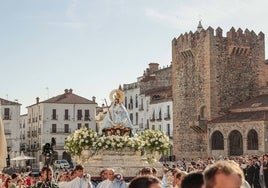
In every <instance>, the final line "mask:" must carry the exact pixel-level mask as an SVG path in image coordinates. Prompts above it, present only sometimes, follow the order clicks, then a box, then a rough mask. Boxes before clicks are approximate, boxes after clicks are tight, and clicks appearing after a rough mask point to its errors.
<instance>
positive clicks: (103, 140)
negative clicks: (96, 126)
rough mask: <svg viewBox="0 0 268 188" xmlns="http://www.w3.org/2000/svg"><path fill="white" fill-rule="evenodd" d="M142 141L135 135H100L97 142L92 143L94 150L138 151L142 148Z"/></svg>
mask: <svg viewBox="0 0 268 188" xmlns="http://www.w3.org/2000/svg"><path fill="white" fill-rule="evenodd" d="M142 146H143V145H142V141H141V140H140V139H139V138H137V137H129V136H118V135H111V136H101V137H100V138H99V139H98V140H97V142H95V143H93V148H94V149H96V150H100V149H102V150H123V149H125V148H127V149H129V150H130V151H138V150H140V149H141V148H142Z"/></svg>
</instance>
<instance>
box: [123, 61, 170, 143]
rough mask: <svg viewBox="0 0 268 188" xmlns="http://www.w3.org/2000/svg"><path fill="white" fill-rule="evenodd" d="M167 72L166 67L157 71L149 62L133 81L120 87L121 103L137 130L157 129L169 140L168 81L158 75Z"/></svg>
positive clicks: (168, 68)
mask: <svg viewBox="0 0 268 188" xmlns="http://www.w3.org/2000/svg"><path fill="white" fill-rule="evenodd" d="M169 72H170V67H167V68H165V69H159V68H158V64H156V63H151V64H149V68H148V69H147V70H146V71H145V73H144V75H143V76H141V77H139V78H138V81H137V82H134V83H130V84H124V85H123V90H124V93H125V102H124V104H125V106H126V108H127V110H128V112H129V115H130V119H131V121H132V123H133V125H134V128H135V129H136V130H137V131H142V130H144V129H153V130H161V131H163V132H164V133H166V135H167V136H169V137H170V138H172V137H173V119H172V114H173V111H172V108H173V105H172V96H170V95H169V94H170V93H171V84H170V81H171V79H170V77H168V76H166V77H163V76H162V75H164V74H167V75H169ZM159 77H160V78H159ZM158 78H159V79H158ZM147 82H148V84H147ZM144 83H145V84H144ZM146 84H147V85H148V87H147V85H146Z"/></svg>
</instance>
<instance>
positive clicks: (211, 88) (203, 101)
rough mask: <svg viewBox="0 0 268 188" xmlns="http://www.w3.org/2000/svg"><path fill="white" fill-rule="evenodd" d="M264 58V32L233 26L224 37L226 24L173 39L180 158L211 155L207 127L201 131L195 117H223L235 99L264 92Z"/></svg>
mask: <svg viewBox="0 0 268 188" xmlns="http://www.w3.org/2000/svg"><path fill="white" fill-rule="evenodd" d="M264 58H265V57H264V35H263V33H260V34H259V35H256V34H255V33H254V32H253V31H252V32H249V31H248V30H245V32H244V33H243V32H242V30H241V29H238V30H237V31H235V30H234V28H232V29H231V30H230V31H229V32H228V33H227V36H226V37H224V36H222V29H221V28H217V29H216V32H215V34H214V29H213V28H211V27H209V28H208V29H207V30H202V31H201V32H195V33H192V32H189V33H185V34H184V35H181V36H180V37H178V38H177V39H174V40H173V41H172V87H173V88H172V90H173V113H174V114H173V117H174V123H173V125H174V154H175V155H176V156H177V157H178V158H181V157H187V156H192V157H202V156H205V155H208V151H207V146H208V139H207V138H206V135H207V134H206V132H207V130H206V129H205V130H204V129H202V130H203V131H201V132H196V130H193V129H192V128H191V127H192V126H191V124H192V122H200V117H202V118H203V119H202V120H204V119H205V120H211V119H213V118H217V117H219V116H221V115H223V114H225V113H226V112H227V111H228V108H229V107H230V106H231V105H232V104H235V103H239V102H243V101H245V100H247V99H249V98H251V97H253V96H256V95H258V89H259V88H260V87H263V86H265V84H266V82H267V80H268V74H266V72H265V71H267V70H266V69H267V68H266V69H265V67H267V65H266V64H265V63H264ZM201 109H203V111H204V112H202V113H203V114H201V111H202V110H201ZM197 126H199V125H198V124H197Z"/></svg>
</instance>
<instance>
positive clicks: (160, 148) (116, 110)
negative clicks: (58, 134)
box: [65, 89, 169, 177]
mask: <svg viewBox="0 0 268 188" xmlns="http://www.w3.org/2000/svg"><path fill="white" fill-rule="evenodd" d="M110 100H111V101H112V103H111V105H110V107H109V108H108V112H107V114H106V115H105V117H104V119H103V120H102V122H101V128H100V131H99V132H96V131H94V130H93V129H87V128H86V127H82V128H80V129H79V130H76V131H75V132H74V133H73V134H71V135H70V136H69V137H67V139H66V143H65V149H66V150H67V151H68V153H70V154H71V156H72V157H73V158H75V159H76V161H77V162H78V163H80V164H82V165H83V166H84V167H85V171H86V172H87V173H89V174H90V175H91V176H92V177H98V176H99V174H100V172H101V170H103V169H106V168H113V169H114V170H115V172H117V173H121V174H122V175H123V176H124V177H134V176H136V175H137V174H138V172H139V171H140V170H141V169H142V168H144V167H154V168H156V169H157V170H158V173H159V175H160V176H161V175H162V174H163V166H162V164H161V163H160V162H159V159H160V158H161V156H162V155H163V154H165V153H166V152H167V151H168V149H169V138H168V137H167V136H166V135H165V134H164V133H163V132H162V131H160V130H150V129H147V130H144V131H140V132H138V133H136V132H134V130H133V125H132V122H131V120H130V118H129V114H128V112H127V110H126V108H125V107H124V104H123V100H124V93H123V91H122V90H121V89H115V90H113V91H112V92H111V93H110Z"/></svg>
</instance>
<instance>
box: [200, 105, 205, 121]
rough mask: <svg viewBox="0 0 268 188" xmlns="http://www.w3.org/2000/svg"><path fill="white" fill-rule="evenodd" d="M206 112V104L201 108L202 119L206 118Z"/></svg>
mask: <svg viewBox="0 0 268 188" xmlns="http://www.w3.org/2000/svg"><path fill="white" fill-rule="evenodd" d="M205 113H206V106H202V107H201V108H200V114H199V115H200V119H205V118H206V116H205Z"/></svg>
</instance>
